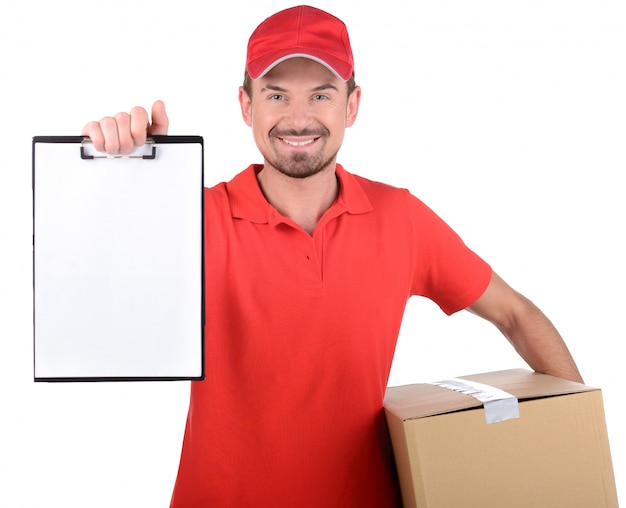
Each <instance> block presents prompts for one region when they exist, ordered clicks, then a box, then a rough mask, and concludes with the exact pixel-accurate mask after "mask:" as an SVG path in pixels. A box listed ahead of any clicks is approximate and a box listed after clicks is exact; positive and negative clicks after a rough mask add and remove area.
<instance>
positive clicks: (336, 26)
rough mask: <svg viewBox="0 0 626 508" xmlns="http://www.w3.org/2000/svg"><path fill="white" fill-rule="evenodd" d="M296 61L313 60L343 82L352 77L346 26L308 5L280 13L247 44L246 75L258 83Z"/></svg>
mask: <svg viewBox="0 0 626 508" xmlns="http://www.w3.org/2000/svg"><path fill="white" fill-rule="evenodd" d="M295 57H305V58H310V59H311V60H315V61H316V62H319V63H321V64H322V65H324V66H326V67H328V69H330V70H331V71H332V72H333V73H334V74H335V75H337V77H339V78H340V79H342V80H343V81H348V80H349V79H350V77H351V76H352V75H353V74H354V58H353V56H352V49H351V48H350V39H349V38H348V30H347V28H346V25H345V24H344V23H343V21H341V20H340V19H338V18H336V17H335V16H333V15H331V14H328V13H327V12H324V11H322V10H320V9H316V8H314V7H309V6H307V5H300V6H298V7H292V8H290V9H285V10H284V11H280V12H278V13H276V14H274V15H273V16H270V17H269V18H267V19H266V20H265V21H263V23H261V24H260V25H259V26H258V27H257V29H256V30H255V31H254V32H253V33H252V35H251V36H250V40H249V41H248V55H247V59H246V71H247V72H248V74H249V75H250V77H251V78H252V79H259V78H261V77H263V76H264V75H265V74H267V73H268V72H269V71H270V70H271V69H272V68H273V67H274V66H276V65H278V64H279V63H280V62H282V61H284V60H287V59H289V58H295Z"/></svg>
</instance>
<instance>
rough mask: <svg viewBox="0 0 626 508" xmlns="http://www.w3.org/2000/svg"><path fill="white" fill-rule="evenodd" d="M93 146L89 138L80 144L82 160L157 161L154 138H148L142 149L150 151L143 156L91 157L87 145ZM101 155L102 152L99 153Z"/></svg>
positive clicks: (103, 155)
mask: <svg viewBox="0 0 626 508" xmlns="http://www.w3.org/2000/svg"><path fill="white" fill-rule="evenodd" d="M87 144H91V140H90V139H89V138H85V139H83V141H82V143H81V144H80V158H81V159H84V160H93V159H145V160H152V159H156V142H155V141H154V140H153V139H152V138H148V139H147V140H146V144H145V145H144V147H142V148H146V147H147V148H148V149H149V150H150V152H149V153H147V154H142V155H108V154H101V155H89V154H88V153H87V152H86V150H85V145H87ZM98 153H100V152H98Z"/></svg>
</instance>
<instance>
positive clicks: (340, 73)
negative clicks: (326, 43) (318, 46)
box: [247, 50, 353, 82]
mask: <svg viewBox="0 0 626 508" xmlns="http://www.w3.org/2000/svg"><path fill="white" fill-rule="evenodd" d="M291 58H308V59H310V60H313V61H315V62H317V63H319V64H321V65H323V66H324V67H326V68H327V69H328V70H329V71H331V72H332V73H333V74H334V75H335V76H337V77H338V78H339V79H340V80H342V81H344V82H345V81H348V80H349V79H350V78H351V77H352V74H353V70H352V66H351V65H350V64H349V63H347V62H344V61H343V60H341V59H338V58H335V57H333V56H332V55H328V54H323V53H321V52H313V51H309V52H302V50H299V51H298V52H291V51H290V52H284V51H282V52H275V53H272V54H269V55H264V56H263V57H261V58H257V59H256V60H254V61H252V62H249V63H248V68H247V71H248V74H249V75H250V78H252V79H259V78H262V77H263V76H265V75H266V74H267V73H268V72H269V71H271V70H272V69H273V68H274V67H276V66H277V65H278V64H279V63H281V62H284V61H285V60H289V59H291Z"/></svg>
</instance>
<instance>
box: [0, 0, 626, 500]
mask: <svg viewBox="0 0 626 508" xmlns="http://www.w3.org/2000/svg"><path fill="white" fill-rule="evenodd" d="M291 5H293V4H291V3H286V2H282V1H280V2H279V1H264V2H259V1H256V0H254V1H253V0H230V1H229V2H223V3H219V4H217V5H215V4H214V3H213V2H207V1H194V0H177V1H176V2H171V1H167V2H165V1H160V0H151V1H143V0H142V1H133V0H106V1H93V2H80V1H69V0H57V1H55V2H46V1H44V0H22V1H20V2H9V3H8V5H6V6H4V8H3V12H2V15H1V17H0V87H1V89H0V90H1V93H0V143H1V146H0V193H1V196H0V221H1V222H0V429H1V431H0V505H2V506H7V507H28V508H31V507H64V508H70V507H84V506H89V507H100V506H102V507H105V506H106V507H109V506H117V507H134V508H137V507H150V508H153V507H158V506H167V505H168V503H169V496H170V493H171V488H172V485H173V482H174V478H175V474H176V470H177V466H178V456H179V451H180V444H181V440H182V433H183V427H184V421H185V416H186V409H187V402H188V384H187V383H162V384H159V383H146V384H88V385H87V384H66V385H59V384H52V385H48V384H35V383H34V382H33V381H32V377H33V369H32V304H31V302H32V274H31V266H32V265H31V263H32V252H31V233H32V224H31V158H30V150H31V138H32V136H35V135H72V134H79V132H80V129H81V127H82V125H83V124H84V123H86V122H87V121H88V120H91V119H99V118H100V117H101V116H104V115H106V114H114V113H116V112H118V111H119V110H129V109H130V108H131V107H132V106H134V105H136V104H141V105H145V106H148V107H149V106H150V105H151V103H152V101H153V100H155V99H163V100H165V101H166V104H167V106H168V110H169V114H170V117H171V130H170V132H171V133H172V134H199V135H203V136H204V137H205V143H206V149H207V161H208V164H207V175H206V183H207V185H212V184H214V183H217V182H218V181H222V180H227V179H230V178H231V177H232V176H233V175H234V174H235V173H237V172H238V171H240V170H241V169H243V168H244V167H246V166H247V165H248V164H249V163H250V162H259V161H260V157H259V156H258V155H257V152H256V148H255V146H254V143H253V141H252V137H251V134H250V132H249V129H248V128H247V127H246V126H245V125H244V123H243V122H242V120H241V118H240V115H239V109H238V103H237V87H238V86H239V84H240V82H241V79H242V77H243V64H244V58H245V47H246V42H247V38H248V36H249V34H250V33H251V32H252V30H253V29H254V28H255V27H256V25H257V24H258V23H259V22H260V21H261V20H262V19H264V18H265V17H267V16H268V15H270V14H272V13H273V12H275V11H277V10H279V9H282V8H285V7H290V6H291ZM316 5H317V6H318V7H321V8H323V9H326V10H329V11H331V12H333V13H334V14H336V15H338V16H339V17H340V18H342V19H343V20H345V21H346V23H347V24H348V28H349V31H350V35H351V39H352V43H353V48H354V52H355V56H356V75H357V81H358V82H359V84H360V85H361V86H362V87H363V99H362V107H361V111H360V117H359V119H358V121H357V124H356V125H355V126H354V127H352V128H351V129H350V130H349V131H348V133H347V139H346V141H345V143H344V147H343V149H342V152H341V154H340V162H342V163H343V164H344V165H345V167H346V168H347V169H348V170H350V171H352V172H355V173H359V174H362V175H364V176H368V177H371V178H374V179H377V180H383V181H386V182H388V183H391V184H394V185H398V186H402V187H408V188H409V189H410V190H411V191H412V192H413V193H415V194H416V195H418V196H419V197H420V198H422V199H423V200H424V201H426V203H428V204H429V205H430V206H432V207H433V208H434V209H435V210H436V211H437V212H438V213H439V214H440V215H441V216H442V217H443V218H444V219H445V220H446V221H448V222H449V223H450V224H451V225H452V226H453V227H454V228H455V229H456V230H457V231H458V232H459V233H460V234H461V236H462V237H463V238H464V239H465V241H466V243H468V244H469V245H470V246H471V247H472V248H474V249H475V250H476V251H477V252H479V253H480V254H481V255H482V256H483V257H484V258H486V259H487V260H488V261H489V262H490V263H491V264H492V266H493V267H494V269H495V270H496V271H497V272H499V273H500V274H501V275H502V276H503V277H504V278H505V279H506V280H507V281H508V282H510V283H511V284H512V285H513V286H514V287H515V288H517V289H518V290H519V291H521V292H522V293H524V294H526V295H527V296H529V297H530V298H531V299H533V300H534V301H535V303H537V304H538V305H539V306H540V307H541V308H542V309H543V310H544V311H545V313H546V314H547V315H548V316H549V317H550V318H551V319H552V320H553V321H554V322H555V324H556V325H557V327H558V328H559V329H560V331H561V332H562V334H563V336H564V337H565V338H566V340H567V342H568V344H569V346H570V349H571V350H572V352H573V354H574V356H575V358H576V359H577V361H578V363H579V366H580V368H581V371H582V372H583V375H584V377H585V380H586V381H587V383H588V384H590V385H594V386H598V387H600V388H602V389H603V393H604V400H605V409H606V415H607V424H608V430H609V437H610V441H611V447H612V453H613V462H614V467H615V476H616V479H617V482H618V492H621V494H622V497H623V496H624V495H626V494H624V492H626V483H625V482H626V442H625V438H624V431H623V429H624V428H626V421H625V418H626V417H625V416H624V414H625V413H624V411H623V409H622V407H621V405H623V402H624V382H623V379H624V378H623V373H622V370H623V367H624V362H623V353H622V351H623V348H620V343H621V342H622V341H623V340H624V328H623V324H622V318H623V307H624V289H623V288H624V285H625V284H626V273H625V270H624V259H626V246H625V239H624V238H625V221H626V205H625V204H624V200H623V198H622V195H623V190H624V183H623V177H624V173H625V169H626V102H625V99H624V94H625V92H626V64H625V62H626V8H625V4H624V3H623V2H621V1H618V0H561V1H559V0H528V1H524V2H521V1H518V2H513V1H511V0H482V1H474V0H458V1H452V0H448V1H446V0H440V1H423V0H410V1H408V0H407V1H400V0H387V1H386V2H380V1H376V2H374V1H371V0H358V1H353V2H352V1H342V0H328V1H326V0H324V1H320V2H319V3H318V4H316ZM523 366H524V363H523V362H522V361H521V360H520V359H519V358H518V357H517V356H516V355H515V353H513V352H512V350H511V348H510V346H509V345H508V344H507V343H506V341H505V340H504V339H503V338H501V336H500V335H499V333H498V332H497V331H496V330H495V329H494V328H492V327H491V326H490V325H488V324H487V323H484V322H482V321H481V320H479V319H478V318H475V317H474V316H470V315H469V313H467V312H461V313H459V314H458V315H455V316H453V317H450V318H448V317H446V316H444V315H443V314H442V313H441V312H440V311H439V310H438V308H436V307H435V306H434V305H433V304H432V303H431V302H428V301H424V300H417V299H414V300H412V301H411V302H410V303H409V306H408V311H407V315H406V319H405V322H404V326H403V329H402V334H401V337H400V342H399V345H398V351H397V355H396V360H395V364H394V367H393V371H392V374H391V379H390V384H392V385H395V384H404V383H410V382H421V381H432V380H437V379H441V378H444V377H449V376H460V375H465V374H471V373H477V372H484V371H490V370H500V369H505V368H513V367H523Z"/></svg>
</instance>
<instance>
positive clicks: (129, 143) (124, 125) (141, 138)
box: [81, 101, 169, 155]
mask: <svg viewBox="0 0 626 508" xmlns="http://www.w3.org/2000/svg"><path fill="white" fill-rule="evenodd" d="M168 127H169V119H168V118H167V113H166V112H165V104H163V102H162V101H156V102H155V103H154V104H153V106H152V124H150V119H149V118H148V113H147V112H146V110H145V109H144V108H142V107H140V106H137V107H134V108H133V109H132V110H131V112H130V114H129V113H118V114H117V115H115V116H114V117H111V116H106V117H104V118H103V119H102V120H100V121H99V122H89V123H88V124H87V125H85V127H83V130H82V133H81V135H82V136H88V137H89V138H90V139H91V141H92V143H93V146H94V148H95V149H96V150H97V151H98V152H106V153H108V154H110V155H117V154H123V155H128V154H130V153H132V151H133V149H134V148H135V147H136V146H143V145H145V143H146V138H147V137H148V136H149V135H151V134H155V135H166V134H167V131H168Z"/></svg>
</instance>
